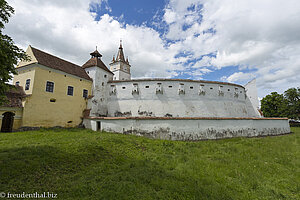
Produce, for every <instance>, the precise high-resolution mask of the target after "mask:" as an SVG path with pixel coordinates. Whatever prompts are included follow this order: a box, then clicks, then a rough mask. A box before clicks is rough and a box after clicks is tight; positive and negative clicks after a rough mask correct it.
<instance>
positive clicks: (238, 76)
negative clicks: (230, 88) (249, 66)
mask: <svg viewBox="0 0 300 200" xmlns="http://www.w3.org/2000/svg"><path fill="white" fill-rule="evenodd" d="M253 78H255V75H254V74H251V73H244V72H235V73H233V74H232V75H230V76H228V77H226V76H223V77H222V78H221V80H222V81H227V82H238V81H239V82H245V81H246V82H247V81H249V80H251V79H253Z"/></svg>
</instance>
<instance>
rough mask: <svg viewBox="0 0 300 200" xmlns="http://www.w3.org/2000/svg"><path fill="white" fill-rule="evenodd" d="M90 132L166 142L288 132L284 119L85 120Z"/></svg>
mask: <svg viewBox="0 0 300 200" xmlns="http://www.w3.org/2000/svg"><path fill="white" fill-rule="evenodd" d="M83 123H84V125H85V127H86V128H89V129H92V130H94V131H98V130H101V131H107V132H117V133H123V134H132V135H138V136H145V137H149V138H154V139H166V140H189V141H196V140H204V139H221V138H232V137H256V136H268V135H280V134H286V133H290V126H289V123H288V119H286V118H203V117H202V118H196V117H181V118H180V117H178V118H170V117H89V118H86V119H84V121H83Z"/></svg>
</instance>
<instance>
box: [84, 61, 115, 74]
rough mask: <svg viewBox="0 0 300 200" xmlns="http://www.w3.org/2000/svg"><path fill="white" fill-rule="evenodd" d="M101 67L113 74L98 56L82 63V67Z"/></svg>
mask: <svg viewBox="0 0 300 200" xmlns="http://www.w3.org/2000/svg"><path fill="white" fill-rule="evenodd" d="M94 66H97V67H100V68H101V69H103V70H105V71H107V72H109V73H111V74H113V73H112V72H111V71H110V70H109V69H108V68H107V67H106V66H105V64H104V63H103V62H102V61H101V60H100V59H99V58H97V57H93V58H91V59H89V60H88V61H87V62H86V63H85V64H84V65H82V68H83V69H85V68H89V67H94Z"/></svg>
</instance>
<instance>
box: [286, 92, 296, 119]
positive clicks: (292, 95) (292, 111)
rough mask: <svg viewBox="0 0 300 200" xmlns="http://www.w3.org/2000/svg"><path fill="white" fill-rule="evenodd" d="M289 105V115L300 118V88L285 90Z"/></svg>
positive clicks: (292, 117)
mask: <svg viewBox="0 0 300 200" xmlns="http://www.w3.org/2000/svg"><path fill="white" fill-rule="evenodd" d="M284 97H285V99H286V100H287V105H288V110H287V112H288V117H289V118H291V119H300V88H297V89H296V88H290V89H288V90H286V91H285V92H284Z"/></svg>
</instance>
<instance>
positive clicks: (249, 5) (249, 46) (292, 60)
mask: <svg viewBox="0 0 300 200" xmlns="http://www.w3.org/2000/svg"><path fill="white" fill-rule="evenodd" d="M191 5H195V7H196V8H197V6H198V7H199V6H200V5H203V8H202V10H201V12H199V11H198V10H197V9H195V11H194V12H193V11H191V9H188V8H189V7H191ZM167 9H169V10H172V12H173V13H174V15H176V16H177V19H176V22H173V23H172V24H170V29H169V33H167V34H166V37H167V38H169V39H175V38H176V39H179V40H181V41H180V46H181V49H185V50H187V51H190V52H192V53H193V56H194V58H197V57H199V56H201V55H205V54H209V53H213V52H217V54H216V57H215V58H214V57H213V58H210V59H205V60H203V61H201V64H203V65H210V64H212V65H213V66H214V67H216V68H217V69H219V68H222V67H226V66H230V65H234V66H239V67H240V68H241V69H243V70H247V69H251V71H256V72H255V76H256V77H257V78H258V81H257V83H258V87H259V91H260V95H265V94H266V93H267V92H270V91H274V90H277V91H279V92H283V91H284V90H286V89H287V88H288V87H297V86H299V85H300V75H299V74H300V62H299V57H300V56H299V55H300V48H299V46H300V34H299V32H300V23H299V21H300V2H299V1H298V0H288V1H286V0H264V1H261V0H189V1H181V0H170V3H169V5H168V6H167ZM166 13H167V12H166ZM196 14H198V16H199V17H200V16H201V15H202V17H203V18H202V21H201V22H199V20H197V19H198V18H197V17H196V16H195V15H196ZM186 15H192V16H193V15H194V22H193V26H191V27H189V28H188V29H186V30H183V27H184V24H185V23H187V22H186V21H187V17H186ZM178 16H180V18H178ZM166 22H167V23H168V21H166ZM208 30H210V33H208V34H203V31H204V32H207V31H208ZM211 32H212V33H211ZM247 76H248V75H247V73H243V72H236V73H234V74H232V75H231V76H229V77H225V79H226V80H227V81H233V82H237V83H241V81H242V82H243V81H245V80H246V79H247ZM251 78H252V76H251V77H249V80H250V79H251ZM223 79H224V77H223Z"/></svg>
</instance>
